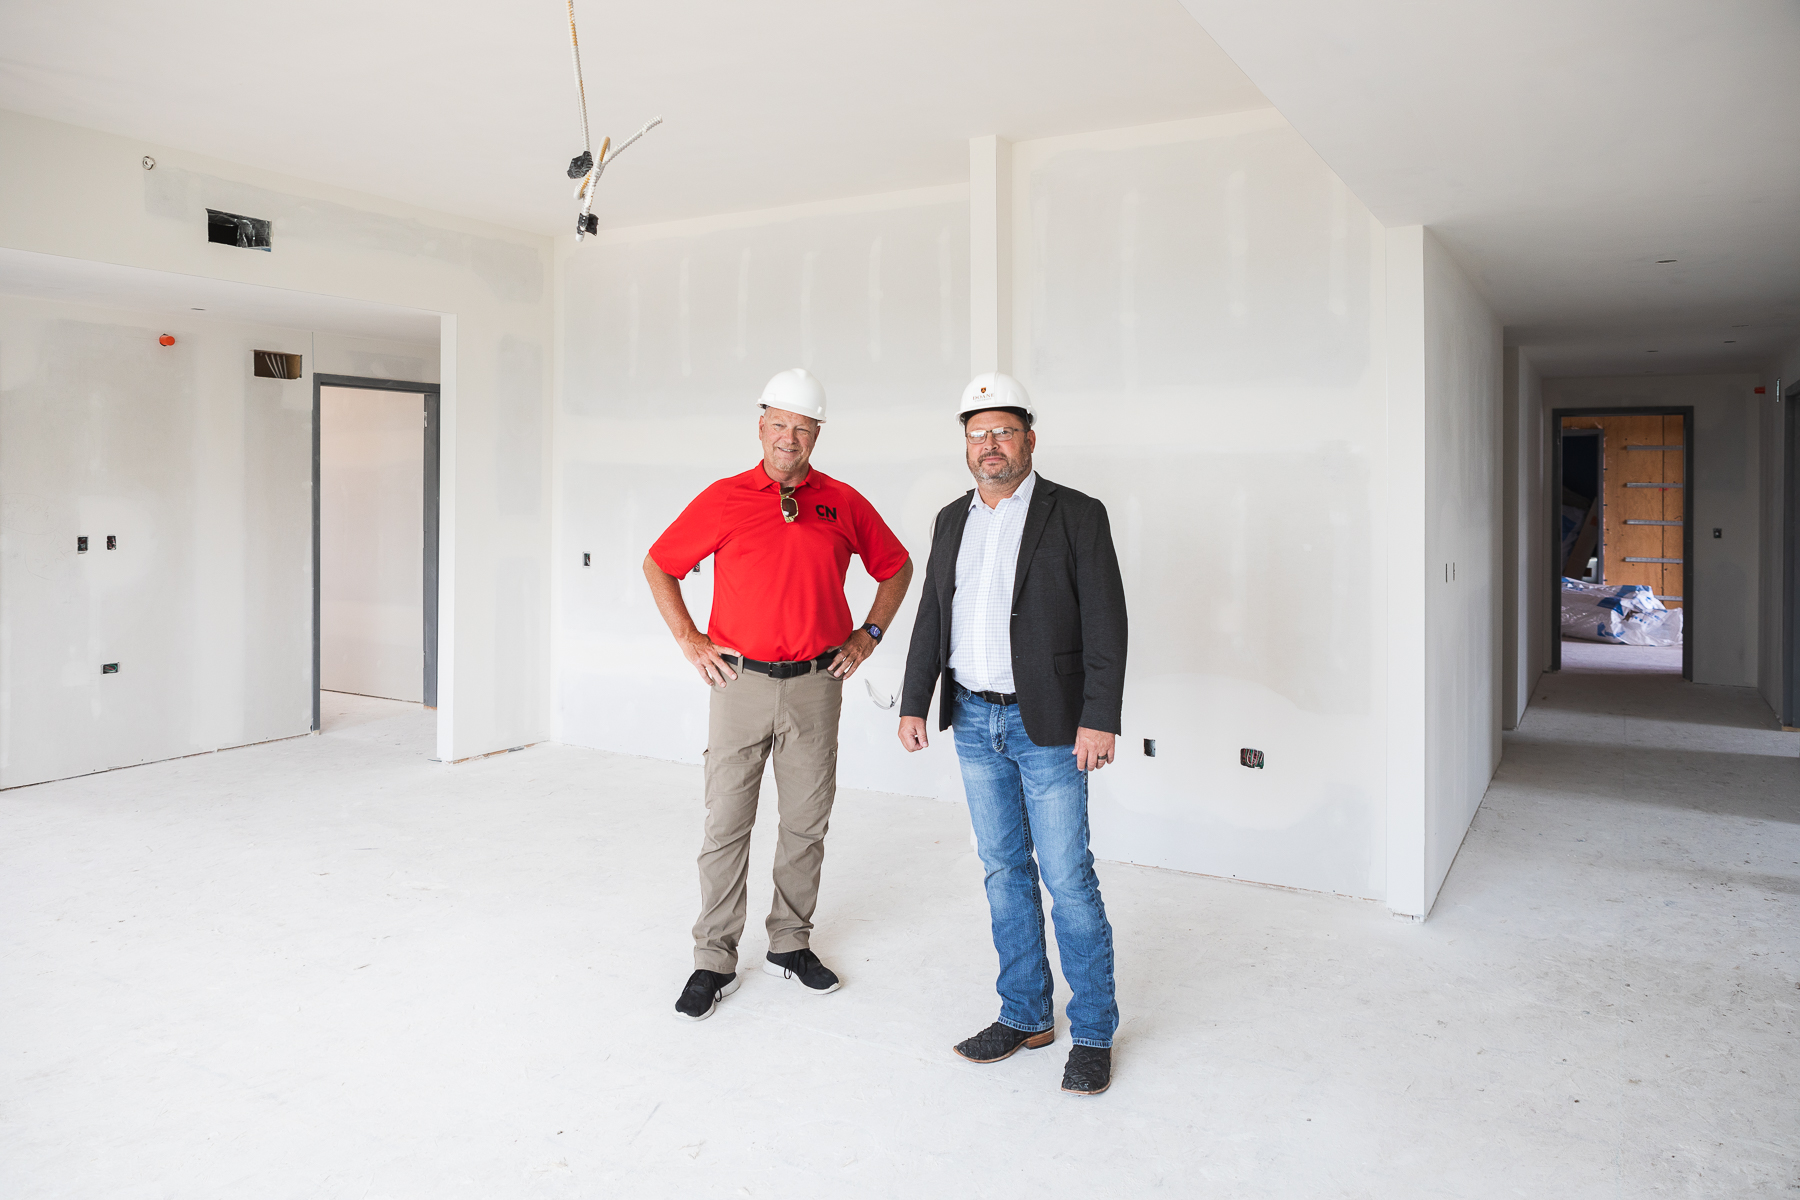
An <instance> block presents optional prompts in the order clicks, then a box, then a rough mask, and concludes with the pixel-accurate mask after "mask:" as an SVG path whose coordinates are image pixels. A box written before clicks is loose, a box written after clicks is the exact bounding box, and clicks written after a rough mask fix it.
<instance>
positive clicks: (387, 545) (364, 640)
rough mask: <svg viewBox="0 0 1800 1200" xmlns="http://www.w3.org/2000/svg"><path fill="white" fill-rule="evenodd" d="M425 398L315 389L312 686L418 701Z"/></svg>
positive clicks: (421, 654) (421, 656)
mask: <svg viewBox="0 0 1800 1200" xmlns="http://www.w3.org/2000/svg"><path fill="white" fill-rule="evenodd" d="M424 442H425V397H424V396H422V395H419V394H417V393H413V392H387V391H373V390H368V389H355V388H338V387H327V388H320V389H319V686H320V687H322V688H324V689H325V690H327V691H332V692H355V693H357V694H358V695H362V696H385V697H387V698H388V699H390V700H410V701H413V702H415V703H417V702H418V701H420V700H422V699H423V698H424V690H425V688H424V670H423V667H424V661H425V646H424V631H425V604H424V594H423V586H424V556H423V549H424V540H425V538H424V513H425V507H424V498H425V455H424Z"/></svg>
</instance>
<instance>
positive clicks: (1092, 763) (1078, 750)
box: [1075, 728, 1113, 771]
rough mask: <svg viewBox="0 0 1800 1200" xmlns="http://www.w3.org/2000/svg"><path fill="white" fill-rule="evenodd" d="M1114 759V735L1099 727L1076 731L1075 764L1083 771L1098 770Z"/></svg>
mask: <svg viewBox="0 0 1800 1200" xmlns="http://www.w3.org/2000/svg"><path fill="white" fill-rule="evenodd" d="M1112 760H1113V735H1112V734H1110V733H1101V732H1100V731H1099V730H1098V729H1086V728H1082V729H1077V730H1076V731H1075V766H1076V767H1077V768H1079V769H1080V770H1083V771H1098V770H1099V769H1100V768H1101V767H1104V766H1105V765H1106V764H1107V763H1109V762H1111V761H1112Z"/></svg>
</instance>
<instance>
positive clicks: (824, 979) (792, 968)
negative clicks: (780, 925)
mask: <svg viewBox="0 0 1800 1200" xmlns="http://www.w3.org/2000/svg"><path fill="white" fill-rule="evenodd" d="M763 971H764V972H765V973H766V974H769V975H773V976H775V977H776V978H777V979H798V980H799V981H800V984H801V986H802V987H804V988H805V989H806V990H807V991H809V992H811V993H812V994H813V995H815V996H823V995H825V994H826V993H827V992H835V991H837V990H838V987H839V986H840V985H839V983H838V977H837V976H836V975H834V974H832V972H831V968H830V967H827V966H826V965H825V964H824V963H822V962H820V961H819V956H818V955H816V954H814V953H813V952H812V951H811V950H810V949H807V948H806V947H804V946H803V947H801V948H800V949H798V950H789V951H788V952H787V953H786V954H776V953H774V952H772V951H771V952H770V954H769V961H768V962H765V963H764V964H763Z"/></svg>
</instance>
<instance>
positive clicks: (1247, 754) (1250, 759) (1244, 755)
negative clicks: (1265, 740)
mask: <svg viewBox="0 0 1800 1200" xmlns="http://www.w3.org/2000/svg"><path fill="white" fill-rule="evenodd" d="M1238 761H1239V762H1240V763H1243V764H1244V765H1245V766H1246V767H1255V768H1256V769H1257V770H1258V771H1260V770H1262V767H1263V752H1262V751H1261V750H1239V751H1238Z"/></svg>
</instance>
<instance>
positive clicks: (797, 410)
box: [757, 367, 825, 424]
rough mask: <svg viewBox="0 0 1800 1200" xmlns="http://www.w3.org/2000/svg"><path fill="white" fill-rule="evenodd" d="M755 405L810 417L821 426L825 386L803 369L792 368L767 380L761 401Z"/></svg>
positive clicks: (823, 414)
mask: <svg viewBox="0 0 1800 1200" xmlns="http://www.w3.org/2000/svg"><path fill="white" fill-rule="evenodd" d="M757 403H758V404H760V405H762V406H763V407H764V408H779V409H781V410H783V411H784V412H791V413H794V414H796V415H798V416H802V417H811V418H812V419H813V420H815V421H818V422H820V423H821V424H823V423H824V420H825V385H824V384H822V383H820V382H819V381H818V380H817V379H816V378H814V376H813V373H812V372H811V371H808V370H807V369H806V368H805V367H794V368H793V369H791V370H787V371H783V372H781V373H780V374H779V375H777V376H775V378H773V379H771V380H769V383H768V386H767V387H765V388H763V394H762V399H760V400H758V401H757Z"/></svg>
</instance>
